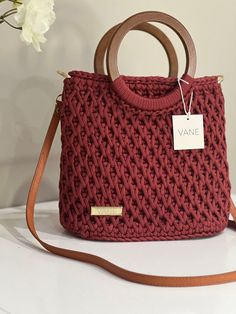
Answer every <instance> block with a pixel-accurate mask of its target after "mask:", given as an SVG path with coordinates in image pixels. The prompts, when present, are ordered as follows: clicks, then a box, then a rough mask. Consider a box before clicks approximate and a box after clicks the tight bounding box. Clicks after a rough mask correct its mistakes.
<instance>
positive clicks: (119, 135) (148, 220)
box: [26, 12, 236, 286]
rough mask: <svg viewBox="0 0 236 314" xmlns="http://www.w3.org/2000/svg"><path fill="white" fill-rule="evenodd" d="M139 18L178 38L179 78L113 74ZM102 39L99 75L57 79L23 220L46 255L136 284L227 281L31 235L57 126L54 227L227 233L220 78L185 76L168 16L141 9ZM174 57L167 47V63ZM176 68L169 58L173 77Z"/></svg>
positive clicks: (155, 234) (114, 236) (163, 236)
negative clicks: (161, 272) (59, 86)
mask: <svg viewBox="0 0 236 314" xmlns="http://www.w3.org/2000/svg"><path fill="white" fill-rule="evenodd" d="M146 22H160V23H163V24H165V25H167V26H169V27H171V28H172V29H173V30H174V31H175V32H176V33H177V34H178V35H179V37H180V39H181V41H182V42H183V45H184V48H185V52H186V57H187V65H186V70H185V74H184V75H183V76H182V78H181V79H178V80H177V78H176V77H169V78H163V77H158V76H154V77H128V76H122V75H120V74H119V71H118V67H117V53H118V48H119V46H120V43H121V41H122V39H123V38H124V36H125V34H126V33H127V32H128V31H129V30H131V29H134V28H135V27H138V25H140V24H142V23H146ZM148 27H149V26H148ZM151 27H152V26H151ZM113 33H114V34H113ZM112 34H113V36H112ZM111 36H112V38H111ZM156 37H157V38H158V36H156ZM106 38H107V41H106V40H105V41H106V44H104V46H103V48H104V47H105V46H106V45H107V44H108V43H109V41H110V40H111V41H110V44H109V47H108V51H107V70H108V75H105V74H96V73H86V72H81V71H72V72H70V73H69V77H68V78H66V79H65V80H64V89H63V94H62V101H57V104H56V108H55V111H54V114H53V117H52V120H51V123H50V126H49V129H48V132H47V135H46V138H45V141H44V144H43V148H42V151H41V154H40V157H39V161H38V165H37V168H36V171H35V175H34V178H33V181H32V184H31V188H30V191H29V196H28V201H27V208H26V215H27V223H28V227H29V229H30V231H31V233H32V234H33V236H34V237H35V238H36V239H37V240H38V241H39V242H40V243H41V244H42V246H43V247H44V248H46V249H47V250H49V251H51V252H52V253H55V254H57V255H61V256H65V257H69V258H72V259H76V260H80V261H83V262H87V263H91V264H95V265H98V266H100V267H102V268H104V269H106V270H107V271H109V272H111V273H113V274H114V275H116V276H119V277H121V278H124V279H126V280H129V281H133V282H137V283H142V284H148V285H155V286H200V285H212V284H221V283H225V282H230V281H235V280H236V271H232V272H227V273H223V274H215V275H204V276H193V277H165V276H152V275H147V274H140V273H135V272H132V271H129V270H126V269H124V268H121V267H119V266H117V265H114V264H113V263H111V262H109V261H107V260H105V259H103V258H101V257H99V256H95V255H92V254H87V253H84V252H79V251H72V250H68V249H64V248H59V247H55V246H52V245H50V244H47V243H45V242H44V241H42V240H41V239H40V238H39V236H38V234H37V232H36V229H35V226H34V206H35V200H36V195H37V191H38V187H39V184H40V181H41V177H42V174H43V171H44V168H45V165H46V162H47V158H48V155H49V151H50V148H51V145H52V142H53V138H54V136H55V132H56V129H57V126H58V123H59V121H60V124H61V143H62V152H61V161H60V182H59V190H60V197H59V207H60V221H61V224H62V225H63V226H64V228H65V229H66V230H68V231H69V232H71V233H73V234H75V235H77V236H79V237H81V238H84V239H90V240H106V241H153V240H177V239H192V238H203V237H207V236H212V235H215V234H217V233H219V232H221V231H222V230H223V229H224V228H225V227H226V226H227V225H229V226H231V227H232V228H235V229H236V224H235V222H234V221H229V220H228V218H229V214H230V212H231V214H232V216H233V218H234V220H236V208H235V207H234V205H233V202H232V200H231V199H230V181H229V174H228V162H227V150H226V140H225V117H224V98H223V94H222V90H221V86H220V83H219V77H218V76H208V77H202V78H194V74H195V69H196V53H195V47H194V44H193V41H192V38H191V36H190V35H189V33H188V32H187V30H186V29H185V27H184V26H183V25H182V24H181V23H180V22H179V21H177V20H176V19H175V18H173V17H171V16H169V15H167V14H164V13H160V12H143V13H139V14H136V15H134V16H132V17H130V18H128V19H127V20H126V21H125V22H123V23H121V24H120V25H119V26H116V27H115V29H113V31H111V33H110V35H107V37H106ZM164 42H165V43H166V41H165V40H164ZM172 47H173V46H172ZM103 48H102V53H99V52H97V57H98V59H99V60H102V59H103V56H104V55H105V50H106V49H105V48H104V49H103ZM98 50H99V49H98ZM167 50H168V49H167ZM99 51H100V50H99ZM168 51H169V50H168ZM174 55H175V51H174V49H173V50H172V52H171V53H169V61H171V60H172V61H173V58H174V59H175V57H176V55H175V56H174ZM173 56H174V57H173ZM95 60H96V58H95ZM99 62H101V63H100V66H101V68H100V69H101V72H102V71H103V68H102V66H103V63H102V61H99ZM173 62H174V61H173ZM95 63H96V61H95ZM177 69H178V66H177V59H176V66H175V70H174V71H173V73H174V74H173V73H172V74H173V76H176V74H177V71H176V70H177ZM170 74H171V73H170Z"/></svg>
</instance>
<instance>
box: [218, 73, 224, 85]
mask: <svg viewBox="0 0 236 314" xmlns="http://www.w3.org/2000/svg"><path fill="white" fill-rule="evenodd" d="M217 81H218V83H219V84H221V83H222V82H223V81H224V76H223V75H218V80H217Z"/></svg>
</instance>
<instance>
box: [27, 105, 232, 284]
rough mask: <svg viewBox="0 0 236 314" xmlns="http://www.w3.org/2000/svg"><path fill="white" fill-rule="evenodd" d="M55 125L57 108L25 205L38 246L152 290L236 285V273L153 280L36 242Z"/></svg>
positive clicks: (110, 264) (100, 260)
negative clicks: (40, 192) (39, 204)
mask: <svg viewBox="0 0 236 314" xmlns="http://www.w3.org/2000/svg"><path fill="white" fill-rule="evenodd" d="M58 105H59V102H58ZM58 123H59V115H58V108H57V107H56V109H55V111H54V113H53V116H52V120H51V123H50V125H49V128H48V131H47V134H46V137H45V140H44V143H43V147H42V150H41V153H40V156H39V161H38V164H37V167H36V170H35V174H34V177H33V180H32V183H31V187H30V190H29V195H28V200H27V205H26V219H27V224H28V227H29V229H30V231H31V233H32V235H33V236H34V237H35V238H36V239H37V240H38V241H39V242H40V243H41V245H42V246H43V247H44V248H45V249H46V250H48V251H50V252H52V253H54V254H57V255H60V256H64V257H68V258H72V259H75V260H79V261H81V262H86V263H90V264H94V265H97V266H99V267H101V268H103V269H105V270H107V271H109V272H110V273H112V274H114V275H116V276H118V277H121V278H123V279H126V280H129V281H132V282H136V283H141V284H146V285H152V286H166V287H192V286H205V285H214V284H222V283H226V282H231V281H236V271H232V272H227V273H221V274H215V275H206V276H193V277H167V276H152V275H146V274H141V273H136V272H133V271H129V270H127V269H124V268H121V267H119V266H117V265H115V264H113V263H111V262H109V261H108V260H106V259H104V258H101V257H99V256H96V255H92V254H88V253H84V252H79V251H73V250H68V249H64V248H60V247H56V246H53V245H50V244H48V243H46V242H44V241H42V240H41V239H40V238H39V236H38V234H37V231H36V229H35V224H34V207H35V201H36V196H37V192H38V188H39V185H40V181H41V178H42V175H43V172H44V169H45V166H46V162H47V159H48V155H49V152H50V149H51V146H52V142H53V139H54V136H55V133H56V130H57V126H58ZM231 214H232V216H233V218H234V220H235V221H236V208H235V206H234V204H233V202H232V200H231ZM235 221H230V222H229V226H230V227H231V228H234V229H236V223H235Z"/></svg>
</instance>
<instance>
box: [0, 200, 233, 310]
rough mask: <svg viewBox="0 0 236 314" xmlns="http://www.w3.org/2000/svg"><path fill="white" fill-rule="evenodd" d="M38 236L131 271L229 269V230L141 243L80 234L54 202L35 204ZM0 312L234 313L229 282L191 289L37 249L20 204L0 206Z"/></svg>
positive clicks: (181, 272)
mask: <svg viewBox="0 0 236 314" xmlns="http://www.w3.org/2000/svg"><path fill="white" fill-rule="evenodd" d="M37 209H38V210H37V212H36V217H37V218H36V219H37V226H38V230H39V232H40V235H41V236H42V238H43V239H44V240H46V241H48V242H49V243H51V244H54V245H60V246H63V247H67V248H72V249H77V250H82V251H86V252H90V253H95V254H99V255H101V256H103V257H105V258H108V259H109V260H111V261H112V262H116V263H118V264H119V265H121V266H123V267H127V268H129V269H131V270H134V271H141V272H145V273H153V274H162V275H200V274H210V273H217V272H224V271H232V270H236V233H235V232H234V231H232V230H229V229H226V230H225V231H224V232H223V233H221V234H220V235H218V236H215V237H211V238H208V239H200V240H193V241H190V240H187V241H166V242H143V243H102V242H93V241H84V240H81V239H78V238H75V237H72V236H71V235H69V234H67V233H66V232H65V231H64V230H63V228H62V227H61V226H60V224H59V222H58V210H57V202H49V203H41V204H38V206H37ZM0 249H1V255H0V266H1V267H0V313H1V314H2V313H3V314H4V313H11V314H28V313H29V314H46V313H47V314H72V313H81V314H87V313H91V314H92V313H96V314H99V313H103V314H106V313H109V314H110V313H112V314H118V313H119V314H125V313H128V314H133V313H135V314H149V313H150V314H152V313H160V314H168V313H171V314H177V313H178V314H185V313H186V314H195V313H201V314H203V313H204V314H218V313H219V314H231V313H232V314H235V313H236V283H230V284H225V285H218V286H209V287H196V288H159V287H150V286H144V285H139V284H134V283H131V282H127V281H124V280H122V279H119V278H117V277H115V276H113V275H111V274H110V273H108V272H106V271H104V270H102V269H100V268H98V267H95V266H92V265H88V264H84V263H81V262H77V261H73V260H69V259H66V258H62V257H58V256H55V255H52V254H50V253H47V252H46V251H44V250H43V249H42V248H41V247H40V246H39V244H38V243H36V241H35V240H34V239H33V238H32V236H31V234H30V233H29V231H28V230H27V227H26V223H25V211H24V207H17V208H8V209H0Z"/></svg>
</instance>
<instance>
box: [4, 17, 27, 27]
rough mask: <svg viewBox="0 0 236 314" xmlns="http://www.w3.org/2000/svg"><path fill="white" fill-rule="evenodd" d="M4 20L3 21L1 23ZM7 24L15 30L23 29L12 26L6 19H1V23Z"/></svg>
mask: <svg viewBox="0 0 236 314" xmlns="http://www.w3.org/2000/svg"><path fill="white" fill-rule="evenodd" d="M1 20H2V21H1ZM3 22H5V23H7V25H9V26H11V27H12V28H15V29H22V27H18V26H14V25H13V24H11V23H10V22H8V21H7V20H6V19H5V18H4V17H0V23H3Z"/></svg>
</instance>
